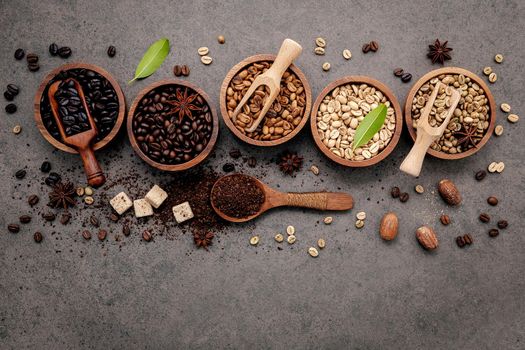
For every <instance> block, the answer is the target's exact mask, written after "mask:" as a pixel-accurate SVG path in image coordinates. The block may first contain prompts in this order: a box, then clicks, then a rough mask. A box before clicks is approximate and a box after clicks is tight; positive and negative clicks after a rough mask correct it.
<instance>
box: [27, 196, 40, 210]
mask: <svg viewBox="0 0 525 350" xmlns="http://www.w3.org/2000/svg"><path fill="white" fill-rule="evenodd" d="M38 201H39V198H38V196H37V195H36V194H32V195H30V196H29V197H28V198H27V203H29V205H30V206H31V207H33V206H35V205H36V204H37V203H38Z"/></svg>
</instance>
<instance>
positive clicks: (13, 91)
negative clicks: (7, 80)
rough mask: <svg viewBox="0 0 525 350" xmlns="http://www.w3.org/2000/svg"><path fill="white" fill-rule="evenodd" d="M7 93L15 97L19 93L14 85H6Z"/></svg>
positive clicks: (18, 89)
mask: <svg viewBox="0 0 525 350" xmlns="http://www.w3.org/2000/svg"><path fill="white" fill-rule="evenodd" d="M7 92H9V93H10V94H11V95H13V97H14V96H16V95H18V93H19V92H20V88H19V87H18V86H16V85H15V84H8V85H7Z"/></svg>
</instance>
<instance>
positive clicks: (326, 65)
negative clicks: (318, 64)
mask: <svg viewBox="0 0 525 350" xmlns="http://www.w3.org/2000/svg"><path fill="white" fill-rule="evenodd" d="M330 67H331V65H330V62H325V63H323V66H322V68H323V70H324V71H325V72H328V71H329V70H330Z"/></svg>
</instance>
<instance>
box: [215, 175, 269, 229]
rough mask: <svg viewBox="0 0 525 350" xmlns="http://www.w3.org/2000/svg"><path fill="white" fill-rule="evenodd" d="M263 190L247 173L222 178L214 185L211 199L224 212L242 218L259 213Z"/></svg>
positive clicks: (262, 200)
mask: <svg viewBox="0 0 525 350" xmlns="http://www.w3.org/2000/svg"><path fill="white" fill-rule="evenodd" d="M264 199H265V196H264V192H263V190H262V189H261V188H260V187H259V185H258V183H257V181H256V180H255V179H254V178H252V177H250V176H247V175H243V174H234V175H231V176H225V177H223V178H221V179H220V180H219V181H218V182H217V183H216V184H215V186H214V187H213V190H212V192H211V201H212V203H213V205H214V206H215V207H216V208H217V209H219V210H220V211H221V212H223V213H224V214H226V215H228V216H231V217H234V218H237V219H242V218H246V217H248V216H251V215H253V214H255V213H257V212H258V211H259V210H260V209H261V206H262V204H263V202H264Z"/></svg>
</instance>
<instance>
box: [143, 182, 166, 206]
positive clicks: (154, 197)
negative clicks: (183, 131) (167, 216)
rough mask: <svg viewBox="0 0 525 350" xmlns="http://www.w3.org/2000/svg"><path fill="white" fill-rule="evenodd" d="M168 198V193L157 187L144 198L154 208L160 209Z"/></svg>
mask: <svg viewBox="0 0 525 350" xmlns="http://www.w3.org/2000/svg"><path fill="white" fill-rule="evenodd" d="M166 198H168V194H167V193H166V191H164V190H163V189H162V188H160V187H159V186H157V185H155V186H153V187H152V188H151V190H149V192H148V193H147V194H146V197H144V199H146V200H147V201H148V202H149V204H151V205H152V206H153V208H158V207H160V205H161V204H162V202H164V200H165V199H166Z"/></svg>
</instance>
